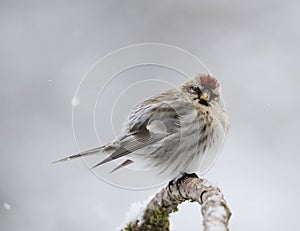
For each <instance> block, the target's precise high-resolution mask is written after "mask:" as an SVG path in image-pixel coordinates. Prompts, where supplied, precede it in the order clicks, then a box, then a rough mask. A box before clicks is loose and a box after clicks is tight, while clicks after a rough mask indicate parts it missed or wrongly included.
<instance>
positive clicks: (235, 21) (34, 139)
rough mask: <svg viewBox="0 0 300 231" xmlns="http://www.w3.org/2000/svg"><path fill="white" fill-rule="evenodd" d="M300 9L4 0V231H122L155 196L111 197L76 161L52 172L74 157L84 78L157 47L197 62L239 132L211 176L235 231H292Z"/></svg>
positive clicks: (0, 75) (191, 210) (0, 90)
mask: <svg viewBox="0 0 300 231" xmlns="http://www.w3.org/2000/svg"><path fill="white" fill-rule="evenodd" d="M299 10H300V2H299V1H266V0H264V1H251V2H245V1H244V2H242V1H209V2H208V1H185V2H183V1H151V2H150V1H4V0H1V2H0V33H1V34H0V35H1V36H0V51H1V53H0V57H1V62H0V103H1V113H0V126H1V127H0V148H1V150H0V229H1V230H5V231H11V230H30V231H34V230H64V231H66V230H114V229H115V228H116V227H117V226H119V224H120V223H121V222H122V220H123V218H124V216H125V213H126V211H127V210H128V208H129V207H130V205H131V204H132V203H133V202H135V201H142V200H144V199H146V198H148V197H149V196H151V195H152V194H153V193H154V192H155V191H156V190H157V189H156V190H149V191H126V190H122V189H119V188H116V187H112V186H111V185H109V184H106V183H104V182H102V181H100V180H99V179H98V178H97V177H96V176H95V175H93V174H92V173H90V172H89V171H88V169H87V168H86V167H85V165H84V164H83V162H82V161H80V160H79V161H73V162H71V163H66V164H60V165H55V166H53V165H50V164H49V163H50V162H51V161H53V160H56V159H58V158H60V157H63V156H65V155H66V154H69V153H74V152H76V146H75V142H74V140H73V134H72V123H71V110H72V105H71V100H72V97H73V96H74V94H75V90H76V87H77V85H78V83H79V81H80V80H81V79H82V77H83V76H84V74H85V73H86V71H87V70H88V68H89V67H90V66H91V65H92V64H93V63H94V62H95V61H97V60H98V59H99V58H101V57H102V56H104V55H106V54H107V53H109V52H110V51H112V50H115V49H117V48H120V47H123V46H125V45H130V44H134V43H141V42H160V43H167V44H172V45H176V46H179V47H182V48H184V49H186V50H188V51H190V52H192V53H193V54H195V55H196V56H197V57H199V58H200V59H202V61H204V62H205V64H206V65H207V66H208V67H209V68H210V70H211V71H212V73H214V75H215V76H217V77H218V79H220V81H221V82H222V84H223V95H224V99H225V102H226V106H227V109H228V111H229V112H230V115H231V129H230V132H229V135H228V138H227V140H226V143H225V146H224V149H223V152H222V155H221V156H220V158H219V159H218V161H217V163H216V165H215V166H214V168H213V169H212V170H211V171H210V172H209V173H208V174H207V175H206V176H205V177H206V178H207V179H209V180H210V181H212V182H213V183H215V184H216V185H218V186H219V187H220V188H221V189H222V190H223V192H224V194H225V196H226V199H227V201H228V203H229V205H230V208H231V209H232V212H233V216H232V219H231V221H230V227H231V230H244V231H247V230H249V231H250V230H274V231H275V230H294V229H295V227H298V214H297V213H298V211H299V209H298V207H299V204H300V200H299V194H300V187H299V173H300V172H299V169H298V167H299V161H300V158H299V156H298V154H299V151H298V143H299V134H298V131H299V129H300V119H299V115H298V113H299V105H300V99H299V86H298V85H299V83H300V80H299V73H300V70H299V64H298V62H299V58H300V57H299V54H300V53H299V46H300V44H299V43H300V31H299V29H298V28H299V22H300V21H299V20H300V17H299ZM140 78H141V79H142V78H147V76H146V77H145V76H144V77H143V76H141V77H140ZM49 80H51V81H49ZM137 94H138V92H137ZM127 110H128V109H127ZM126 112H127V111H126V110H125V109H124V114H125V113H126ZM105 132H107V134H111V128H107V130H105ZM102 135H103V136H105V134H102ZM109 138H110V137H109V136H108V137H107V139H109ZM5 203H6V204H5ZM8 204H9V205H10V206H11V207H10V209H9V208H8V207H9V206H7V205H8ZM199 217H200V209H199V207H198V206H196V205H192V204H185V205H183V206H181V210H180V211H179V213H177V214H174V215H172V218H171V221H172V230H199V227H201V219H199Z"/></svg>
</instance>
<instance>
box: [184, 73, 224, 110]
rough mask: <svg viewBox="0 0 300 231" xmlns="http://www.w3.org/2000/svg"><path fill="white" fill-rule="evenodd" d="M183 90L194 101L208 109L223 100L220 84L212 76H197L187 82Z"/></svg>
mask: <svg viewBox="0 0 300 231" xmlns="http://www.w3.org/2000/svg"><path fill="white" fill-rule="evenodd" d="M181 89H182V91H184V92H185V93H186V94H187V95H188V96H189V97H190V98H191V99H192V100H196V101H198V103H200V104H202V105H204V106H207V107H209V106H211V104H213V103H214V102H218V103H220V100H221V99H220V97H221V92H220V83H219V82H218V80H216V79H215V78H213V77H211V76H210V75H197V76H195V77H194V78H192V79H189V80H187V81H186V82H185V83H184V84H183V85H182V86H181Z"/></svg>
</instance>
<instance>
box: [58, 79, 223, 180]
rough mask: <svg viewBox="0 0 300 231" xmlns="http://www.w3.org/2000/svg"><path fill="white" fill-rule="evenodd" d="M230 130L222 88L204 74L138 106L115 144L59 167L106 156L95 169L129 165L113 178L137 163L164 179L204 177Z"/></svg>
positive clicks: (131, 113) (78, 156) (80, 155)
mask: <svg viewBox="0 0 300 231" xmlns="http://www.w3.org/2000/svg"><path fill="white" fill-rule="evenodd" d="M228 129H229V115H228V113H227V111H226V110H225V106H224V103H223V99H222V94H221V84H220V82H219V81H218V80H217V79H216V78H214V77H212V76H211V75H209V74H198V75H196V76H194V77H191V78H188V79H187V80H186V81H185V82H183V83H182V84H181V85H179V86H177V87H174V88H172V89H169V90H167V91H165V92H162V93H160V94H157V95H155V96H153V97H150V98H149V99H146V100H144V101H143V102H140V103H138V104H137V105H136V106H134V107H133V108H132V110H131V112H130V113H129V116H128V117H127V119H126V120H125V122H124V124H123V127H122V130H121V132H120V134H119V135H118V136H117V137H116V138H115V139H114V140H113V141H112V142H111V143H109V144H107V145H104V146H99V147H96V148H93V149H90V150H87V151H83V152H81V153H78V154H75V155H72V156H68V157H66V158H63V159H60V160H58V161H54V163H57V162H62V161H67V160H72V159H76V158H80V157H85V156H90V155H103V156H105V155H106V158H104V159H103V160H102V161H101V162H98V163H97V164H96V165H94V166H93V167H92V168H91V169H94V168H96V167H99V166H101V165H103V164H105V163H108V162H111V161H114V160H117V159H123V162H121V163H120V164H118V165H117V167H115V168H114V169H112V170H111V173H113V172H115V171H117V170H118V171H120V169H122V168H123V167H125V166H128V165H131V164H133V163H136V162H137V163H141V164H142V165H143V166H145V167H147V168H151V170H152V171H154V173H155V175H156V176H162V177H164V178H170V179H174V178H176V177H179V176H180V175H183V174H192V173H198V174H200V175H203V174H205V173H206V172H207V171H208V170H209V169H210V168H211V166H212V165H213V164H214V162H215V161H216V159H217V157H218V154H219V152H220V150H221V148H222V146H223V142H224V139H225V137H226V134H227V133H228Z"/></svg>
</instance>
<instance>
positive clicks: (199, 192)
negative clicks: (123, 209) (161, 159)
mask: <svg viewBox="0 0 300 231" xmlns="http://www.w3.org/2000/svg"><path fill="white" fill-rule="evenodd" d="M186 200H188V201H191V202H198V203H199V204H200V205H201V206H202V209H201V212H202V216H203V230H204V231H228V230H229V228H228V222H229V219H230V216H231V212H230V210H229V208H228V206H227V203H226V201H225V199H224V196H223V194H222V193H221V191H220V189H219V188H217V187H214V186H212V185H211V184H210V183H208V181H206V180H204V179H200V178H198V176H197V175H196V174H185V175H184V176H183V177H181V178H179V179H178V180H176V181H171V182H170V183H169V185H168V186H167V187H165V188H163V189H162V190H161V191H160V192H159V193H157V194H156V195H155V196H154V198H153V199H152V200H151V201H150V202H149V203H148V205H147V206H146V208H145V210H144V213H143V219H142V220H133V221H131V222H130V223H129V224H127V225H126V227H125V228H123V229H121V230H122V231H169V227H170V223H169V214H170V213H172V212H175V211H177V210H178V209H177V206H178V205H179V204H181V203H182V202H184V201H186Z"/></svg>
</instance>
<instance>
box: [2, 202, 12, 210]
mask: <svg viewBox="0 0 300 231" xmlns="http://www.w3.org/2000/svg"><path fill="white" fill-rule="evenodd" d="M3 207H4V208H5V209H6V210H11V205H10V204H8V203H7V202H4V203H3Z"/></svg>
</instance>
